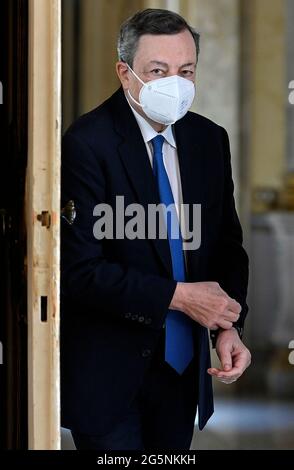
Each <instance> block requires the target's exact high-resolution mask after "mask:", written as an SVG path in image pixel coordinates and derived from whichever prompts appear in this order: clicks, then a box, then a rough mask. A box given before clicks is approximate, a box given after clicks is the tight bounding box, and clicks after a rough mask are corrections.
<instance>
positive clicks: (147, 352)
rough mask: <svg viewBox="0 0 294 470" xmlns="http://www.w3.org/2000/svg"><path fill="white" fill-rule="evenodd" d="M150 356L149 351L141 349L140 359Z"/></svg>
mask: <svg viewBox="0 0 294 470" xmlns="http://www.w3.org/2000/svg"><path fill="white" fill-rule="evenodd" d="M150 354H151V350H150V349H143V351H142V357H149V356H150Z"/></svg>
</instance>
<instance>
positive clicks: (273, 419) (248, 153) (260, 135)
mask: <svg viewBox="0 0 294 470" xmlns="http://www.w3.org/2000/svg"><path fill="white" fill-rule="evenodd" d="M146 7H154V8H167V9H170V10H173V11H176V12H178V13H180V14H181V15H182V16H184V17H185V18H186V20H187V21H188V22H189V23H190V24H191V25H192V26H193V27H195V28H196V30H197V31H198V32H200V34H201V45H200V47H201V52H200V58H199V64H198V72H197V79H196V90H197V91H196V100H195V103H194V105H193V110H194V111H196V112H198V113H200V114H203V115H205V116H207V117H209V118H211V119H213V120H214V121H216V122H217V123H219V124H220V125H222V126H224V127H225V128H226V129H227V131H228V133H229V136H230V142H231V151H232V164H233V172H234V181H235V197H236V202H237V206H238V210H239V215H240V218H241V221H242V225H243V230H244V240H245V246H246V249H247V250H248V253H249V256H250V260H251V273H250V288H249V307H250V314H249V317H248V320H247V324H246V330H245V343H246V344H247V345H248V347H249V348H250V349H251V352H252V365H251V367H250V369H249V370H248V371H247V372H246V373H245V375H244V377H243V378H242V379H241V380H240V381H239V382H237V383H236V384H234V385H230V386H227V385H224V384H220V383H217V382H215V384H214V385H215V387H214V388H215V398H216V403H215V415H214V417H213V419H212V420H211V421H210V423H209V424H208V426H207V428H206V429H205V430H204V431H203V432H202V433H199V432H197V431H196V430H195V437H194V440H193V448H194V449H289V448H292V449H293V448H294V402H293V396H294V364H291V358H290V352H291V350H290V347H291V345H290V342H291V341H292V340H294V309H293V305H294V288H293V279H294V95H293V93H294V92H293V91H292V95H291V90H293V89H294V0H149V1H148V0H63V13H62V29H63V46H62V47H63V51H62V53H63V104H62V106H63V129H64V130H65V129H66V128H67V127H68V126H69V124H70V123H71V122H72V121H73V120H74V119H75V118H76V117H78V116H79V115H81V114H82V113H84V112H87V111H89V110H90V109H92V108H94V107H96V106H97V105H98V104H100V103H101V102H102V101H103V100H104V99H106V98H107V97H108V96H109V95H110V94H112V93H113V92H114V91H115V90H116V88H117V87H118V86H119V83H118V79H117V77H116V73H115V68H114V65H115V62H116V60H117V55H116V39H117V34H118V30H119V26H120V24H121V23H122V21H124V20H125V19H126V18H127V17H128V16H130V15H132V14H133V13H134V12H135V11H137V10H139V9H142V8H146ZM291 103H292V104H291ZM292 346H293V349H294V345H292ZM213 354H214V353H213ZM292 362H293V363H294V361H292ZM71 445H72V443H71V441H70V436H69V435H68V434H67V433H66V432H65V431H64V433H63V448H70V447H71Z"/></svg>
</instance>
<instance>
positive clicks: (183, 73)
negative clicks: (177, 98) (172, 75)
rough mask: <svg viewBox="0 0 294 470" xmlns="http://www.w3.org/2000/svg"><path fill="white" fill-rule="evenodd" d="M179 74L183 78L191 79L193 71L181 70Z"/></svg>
mask: <svg viewBox="0 0 294 470" xmlns="http://www.w3.org/2000/svg"><path fill="white" fill-rule="evenodd" d="M181 73H182V75H183V76H184V77H192V76H193V74H194V70H182V72H181Z"/></svg>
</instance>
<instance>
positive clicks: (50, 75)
mask: <svg viewBox="0 0 294 470" xmlns="http://www.w3.org/2000/svg"><path fill="white" fill-rule="evenodd" d="M28 67H29V72H28V77H29V91H28V94H29V100H28V104H29V111H28V118H29V119H28V123H29V124H28V170H27V192H26V208H27V230H28V412H29V449H48V450H51V449H52V450H53V449H60V378H59V264H60V253H59V251H60V250H59V241H60V135H61V0H50V1H48V0H29V60H28Z"/></svg>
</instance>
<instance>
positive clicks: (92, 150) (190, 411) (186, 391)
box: [61, 9, 250, 450]
mask: <svg viewBox="0 0 294 470" xmlns="http://www.w3.org/2000/svg"><path fill="white" fill-rule="evenodd" d="M118 51H119V62H118V63H117V73H118V76H119V78H120V81H121V84H122V87H121V88H120V89H119V90H118V91H117V92H116V93H114V95H113V96H111V97H110V98H109V99H108V100H107V101H105V102H104V103H103V104H102V105H101V106H99V107H98V108H96V109H95V110H93V111H92V112H90V113H88V114H86V115H85V116H82V117H81V118H80V119H78V121H76V122H75V123H74V124H73V125H72V126H71V127H70V128H69V130H68V131H67V132H66V134H65V136H64V139H63V155H62V205H63V206H67V208H69V206H70V202H69V201H72V202H71V211H72V212H71V215H72V219H73V220H70V218H69V216H68V215H67V212H66V211H65V212H64V213H63V215H64V217H63V220H62V249H61V254H62V283H61V293H62V296H61V312H62V321H61V333H62V335H61V372H62V424H63V426H65V427H67V428H69V429H71V430H72V435H73V438H74V441H75V444H76V446H77V448H78V449H96V450H111V449H124V450H127V449H140V450H142V449H145V450H148V449H153V450H156V449H157V450H166V449H177V448H178V449H189V446H190V443H191V439H192V434H193V429H194V421H195V415H196V410H197V408H198V422H199V427H200V429H202V428H203V427H204V425H205V423H206V422H207V420H208V419H209V417H210V416H211V414H212V413H213V398H212V386H211V376H215V377H217V378H218V379H220V380H222V381H224V382H226V383H230V382H233V381H235V380H237V379H238V378H239V377H240V375H241V374H242V373H243V372H244V370H245V369H246V367H248V365H249V363H250V353H249V351H248V350H247V348H246V347H245V346H244V344H243V342H242V341H241V334H242V328H243V324H244V319H245V316H246V313H247V306H246V291H247V281H248V259H247V255H246V253H245V251H244V249H243V248H242V231H241V227H240V223H239V220H238V217H237V214H236V210H235V205H234V198H233V182H232V176H231V164H230V149H229V141H228V136H227V133H226V131H225V130H224V129H223V128H221V127H219V126H218V125H216V124H214V123H213V122H211V121H209V120H208V119H206V118H204V117H202V116H199V115H197V114H194V113H191V112H187V111H188V109H187V108H188V107H189V106H190V105H191V102H192V100H193V97H194V80H195V73H196V64H197V59H198V54H199V35H198V34H197V33H196V32H195V31H194V30H193V29H192V28H191V27H190V26H189V25H188V24H187V23H186V22H185V20H184V19H183V18H181V17H180V16H179V15H177V14H175V13H172V12H169V11H166V10H151V9H148V10H144V11H142V12H139V13H137V14H136V15H134V16H133V17H132V18H130V19H129V20H127V21H126V22H125V23H124V24H123V25H122V27H121V31H120V37H119V44H118ZM118 198H123V202H124V208H129V209H128V210H126V211H125V213H124V214H122V213H121V212H122V206H121V205H119V204H117V202H118ZM120 201H121V199H120ZM182 203H183V204H185V205H186V206H187V207H188V208H189V210H188V212H186V213H185V217H184V218H183V219H182V218H181V216H180V214H181V212H180V209H179V208H181V204H182ZM102 204H103V206H102ZM133 204H137V205H138V204H140V207H141V208H142V209H143V215H142V212H140V214H141V215H140V217H139V216H138V217H137V219H136V224H137V225H140V224H141V228H142V227H143V229H142V230H143V233H144V236H137V237H136V236H132V235H130V231H127V230H125V231H123V232H122V228H123V229H124V228H126V225H127V224H128V223H129V222H130V221H131V218H130V216H131V215H132V211H131V210H130V208H134V207H135V206H132V205H133ZM151 204H155V205H158V204H161V205H162V206H161V210H162V213H161V212H160V214H161V217H162V219H161V220H163V221H164V227H165V234H166V237H160V236H157V237H153V238H152V237H150V236H149V237H148V234H149V232H148V227H149V226H150V225H151V222H150V220H148V208H149V207H150V205H151ZM169 204H171V207H173V208H174V212H173V215H174V214H176V217H175V218H174V219H172V216H170V217H169V216H168V215H166V214H164V209H163V208H166V207H168V206H169ZM195 205H198V206H197V207H198V208H199V207H201V217H200V219H199V211H198V212H197V214H198V218H196V219H197V220H196V226H197V227H198V229H197V230H198V232H199V227H200V226H201V241H200V242H199V243H198V244H197V247H195V246H194V248H193V247H192V249H191V246H189V244H188V243H185V236H184V234H185V233H187V224H188V225H189V227H190V225H191V224H190V222H191V219H190V217H189V216H190V215H191V214H192V215H193V213H194V212H193V208H195ZM199 205H200V206H199ZM73 206H74V209H73ZM107 207H108V208H111V212H112V214H113V220H111V221H110V222H111V230H110V232H111V233H109V231H108V234H106V232H107V230H106V229H105V227H104V229H105V233H104V236H103V230H102V225H103V224H102V225H101V224H100V225H99V224H98V225H97V224H96V222H97V215H98V213H100V215H101V210H100V209H101V208H104V210H105V211H106V212H107ZM136 207H137V206H136ZM124 210H125V209H124ZM69 212H70V210H69ZM111 212H110V213H111ZM122 215H123V216H124V217H125V218H123V219H122ZM108 219H109V217H108ZM108 219H105V224H107V223H108V222H109V220H108ZM171 219H172V220H173V223H174V224H175V226H177V227H178V228H179V227H180V231H179V232H178V236H173V235H171V225H172V224H171ZM120 220H124V223H125V222H126V223H125V224H124V227H121V222H120ZM187 220H188V222H187ZM192 222H193V221H192ZM194 222H195V221H194ZM194 222H193V223H192V226H195V223H194ZM112 223H113V225H112ZM185 224H186V225H185ZM119 225H120V226H119ZM99 227H100V231H99V230H98V228H99ZM129 227H130V226H129ZM129 227H128V228H129ZM133 228H134V225H133ZM137 229H138V227H137ZM142 230H141V232H140V233H141V234H142ZM98 232H99V233H98ZM192 233H193V232H192ZM157 235H158V233H157ZM183 248H184V249H183ZM208 329H209V330H210V333H211V337H212V340H213V343H214V344H215V347H216V351H217V354H218V356H219V359H220V363H221V365H220V368H219V369H214V368H211V367H210V353H209V336H208Z"/></svg>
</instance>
